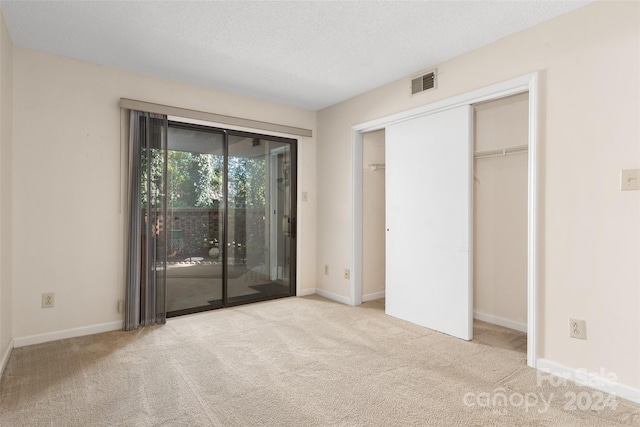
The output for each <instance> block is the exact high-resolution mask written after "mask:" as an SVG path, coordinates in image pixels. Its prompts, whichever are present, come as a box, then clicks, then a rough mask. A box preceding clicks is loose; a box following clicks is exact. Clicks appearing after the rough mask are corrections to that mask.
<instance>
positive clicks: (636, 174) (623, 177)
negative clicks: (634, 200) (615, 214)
mask: <svg viewBox="0 0 640 427" xmlns="http://www.w3.org/2000/svg"><path fill="white" fill-rule="evenodd" d="M638 179H640V169H623V170H622V171H621V172H620V190H622V191H633V190H638V185H639V184H638Z"/></svg>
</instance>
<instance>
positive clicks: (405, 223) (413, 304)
mask: <svg viewBox="0 0 640 427" xmlns="http://www.w3.org/2000/svg"><path fill="white" fill-rule="evenodd" d="M471 111H472V110H471V107H470V106H463V107H457V108H454V109H450V110H446V111H443V112H440V113H435V114H431V115H428V116H423V117H419V118H416V119H412V120H408V121H405V122H401V123H398V124H395V125H391V126H389V127H387V128H386V143H385V145H386V159H385V163H386V221H387V239H386V313H387V314H389V315H391V316H394V317H398V318H400V319H404V320H407V321H409V322H412V323H416V324H418V325H421V326H426V327H428V328H431V329H434V330H437V331H440V332H444V333H446V334H449V335H453V336H455V337H458V338H462V339H465V340H470V339H471V338H472V337H473V315H472V310H473V298H472V287H471V259H472V258H471V253H470V248H471V236H472V235H471V223H472V222H471V220H472V217H471V188H472V187H471V167H472V151H471V150H472V148H471V147H472V145H471V129H472V128H471V117H472V116H471Z"/></svg>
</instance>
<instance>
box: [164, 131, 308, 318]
mask: <svg viewBox="0 0 640 427" xmlns="http://www.w3.org/2000/svg"><path fill="white" fill-rule="evenodd" d="M168 125H169V128H171V127H175V128H181V129H187V130H196V131H202V132H210V133H215V134H219V135H222V137H223V156H224V161H223V164H224V167H223V169H224V170H223V184H222V188H223V201H222V203H221V204H220V210H221V215H222V229H223V231H222V242H220V244H219V247H220V248H222V249H221V251H220V255H221V259H222V303H221V304H210V305H208V306H199V307H192V308H185V309H178V310H174V311H168V312H167V318H169V317H176V316H182V315H186V314H192V313H199V312H203V311H209V310H215V309H218V308H225V307H234V306H238V305H244V304H251V303H254V302H262V301H268V300H272V299H278V298H286V297H290V296H295V295H296V289H297V284H296V275H297V274H296V271H297V211H298V200H297V193H298V189H297V178H298V168H297V160H298V150H297V148H298V147H297V146H298V140H297V139H294V138H285V137H279V136H272V135H264V134H258V133H253V132H247V131H239V130H232V129H224V128H218V127H215V126H205V125H199V124H193V123H185V122H181V121H176V120H169V122H168ZM230 136H236V137H244V138H258V139H260V140H265V141H273V142H279V143H284V144H288V146H289V150H290V158H291V165H290V171H289V177H290V188H289V194H290V203H291V210H290V223H289V233H290V253H289V291H288V292H287V293H285V294H278V295H269V296H262V297H256V298H251V299H243V300H237V301H229V295H228V294H229V292H228V279H229V277H228V276H229V271H228V270H229V264H228V261H229V252H230V251H229V242H228V236H229V232H228V231H229V228H228V226H229V194H228V192H229V137H230ZM167 145H168V146H169V145H170V141H168V144H167ZM266 161H269V162H270V161H271V159H270V156H269V158H267V159H266ZM271 178H272V177H267V179H271ZM268 185H271V183H268ZM271 203H272V202H271V201H267V204H268V205H270V204H271ZM271 228H273V225H271ZM268 233H272V230H271V229H270V230H268ZM271 248H272V245H271V244H270V248H269V251H271ZM270 264H271V263H270ZM266 267H267V270H268V271H269V276H270V277H271V265H269V266H266Z"/></svg>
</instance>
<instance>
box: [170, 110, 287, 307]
mask: <svg viewBox="0 0 640 427" xmlns="http://www.w3.org/2000/svg"><path fill="white" fill-rule="evenodd" d="M168 150H169V151H168V156H167V159H168V160H167V162H168V168H167V169H168V177H167V192H168V195H167V196H168V197H167V199H168V214H167V216H168V227H169V228H168V231H169V243H168V248H167V315H168V316H169V317H171V316H177V315H181V314H187V313H193V312H197V311H204V310H210V309H214V308H220V307H225V306H230V305H235V304H242V303H247V302H253V301H262V300H266V299H271V298H277V297H283V296H289V295H294V294H295V283H294V282H295V281H294V278H295V232H296V215H295V206H296V204H295V194H296V187H295V176H296V174H295V170H296V169H295V168H296V162H295V156H296V141H295V140H290V139H284V138H276V137H270V136H264V135H256V134H249V133H243V132H237V131H229V130H224V129H217V128H210V127H203V126H196V125H188V124H183V123H175V122H170V123H169V131H168Z"/></svg>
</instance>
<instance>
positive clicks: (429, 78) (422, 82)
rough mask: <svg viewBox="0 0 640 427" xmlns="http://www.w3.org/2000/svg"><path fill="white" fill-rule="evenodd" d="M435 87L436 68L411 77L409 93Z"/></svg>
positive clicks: (412, 93)
mask: <svg viewBox="0 0 640 427" xmlns="http://www.w3.org/2000/svg"><path fill="white" fill-rule="evenodd" d="M435 88H436V70H431V71H429V72H428V73H427V74H423V75H421V76H419V77H415V78H413V79H411V95H415V94H416V93H420V92H424V91H427V90H431V89H435Z"/></svg>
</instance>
